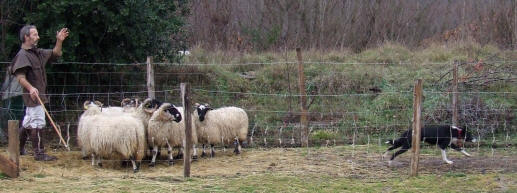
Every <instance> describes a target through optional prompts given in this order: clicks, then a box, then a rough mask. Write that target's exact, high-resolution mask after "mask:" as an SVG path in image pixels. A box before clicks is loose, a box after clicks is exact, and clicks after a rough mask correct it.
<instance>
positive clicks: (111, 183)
mask: <svg viewBox="0 0 517 193" xmlns="http://www.w3.org/2000/svg"><path fill="white" fill-rule="evenodd" d="M385 149H386V146H377V145H370V146H367V145H355V146H332V147H317V148H316V147H315V148H271V149H262V148H254V149H248V148H246V149H244V152H243V154H242V155H239V156H235V155H232V153H231V151H226V152H222V151H221V150H218V152H217V153H218V154H217V157H215V158H211V159H207V158H202V159H200V160H199V161H196V162H193V164H192V167H191V169H192V170H191V174H192V177H191V178H183V177H182V172H183V167H182V164H181V161H180V160H179V161H178V162H176V163H175V165H174V166H171V167H169V166H168V165H167V164H166V163H165V162H158V164H157V166H156V167H155V168H149V167H147V165H146V164H145V163H144V164H143V165H142V168H141V170H140V172H139V173H136V174H133V173H132V171H131V169H130V168H124V167H120V166H119V162H118V161H109V160H106V161H105V162H104V163H105V166H104V167H103V168H97V167H92V166H91V165H90V163H89V161H84V160H81V159H80V152H52V154H53V155H56V156H58V158H59V160H58V161H56V162H46V163H43V162H35V161H33V159H31V157H30V156H22V157H21V164H20V166H21V169H22V172H21V176H20V177H19V178H16V179H11V178H5V177H4V178H1V179H0V189H1V190H2V192H85V191H87V192H171V191H173V192H444V191H445V192H514V191H516V190H517V180H515V179H517V174H516V173H515V171H517V166H515V165H514V164H512V163H513V162H514V161H515V160H516V159H517V154H515V149H507V150H501V149H496V150H495V151H494V152H492V150H491V149H483V148H482V149H479V150H477V149H475V148H473V149H468V151H469V152H470V153H472V154H473V155H474V157H472V158H467V157H464V156H462V155H461V153H459V152H450V153H449V159H451V160H453V161H455V164H454V165H452V166H450V165H447V164H443V163H442V162H441V158H440V152H439V151H438V150H436V148H434V147H430V148H429V147H424V148H422V154H421V158H420V172H419V173H420V175H419V176H418V177H413V178H411V177H408V172H409V170H408V169H409V153H406V154H403V155H401V156H400V157H398V158H397V160H396V161H395V162H394V164H393V166H392V167H387V164H386V161H385V160H381V159H380V155H381V154H382V153H383V151H384V150H385Z"/></svg>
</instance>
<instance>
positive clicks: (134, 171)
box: [129, 156, 140, 173]
mask: <svg viewBox="0 0 517 193" xmlns="http://www.w3.org/2000/svg"><path fill="white" fill-rule="evenodd" d="M129 160H131V163H132V164H133V173H137V172H138V170H139V168H140V165H139V164H137V163H136V160H135V157H134V156H131V157H129Z"/></svg>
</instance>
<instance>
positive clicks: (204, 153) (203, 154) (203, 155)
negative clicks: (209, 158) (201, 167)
mask: <svg viewBox="0 0 517 193" xmlns="http://www.w3.org/2000/svg"><path fill="white" fill-rule="evenodd" d="M202 149H203V152H202V153H201V157H205V156H206V152H205V144H204V143H203V146H202Z"/></svg>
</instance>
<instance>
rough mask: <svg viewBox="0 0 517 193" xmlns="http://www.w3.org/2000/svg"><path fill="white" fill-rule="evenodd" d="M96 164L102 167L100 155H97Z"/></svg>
mask: <svg viewBox="0 0 517 193" xmlns="http://www.w3.org/2000/svg"><path fill="white" fill-rule="evenodd" d="M97 166H99V167H101V168H102V158H101V156H100V155H97Z"/></svg>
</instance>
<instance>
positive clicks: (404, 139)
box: [382, 125, 476, 165]
mask: <svg viewBox="0 0 517 193" xmlns="http://www.w3.org/2000/svg"><path fill="white" fill-rule="evenodd" d="M412 131H413V129H409V130H407V131H405V132H404V133H403V134H402V135H401V136H400V138H398V139H396V140H389V141H387V142H386V143H388V144H391V147H389V148H388V150H387V151H386V152H385V153H384V154H383V156H382V157H383V158H384V157H386V156H387V155H388V153H389V152H390V151H391V150H394V149H397V148H399V147H402V148H401V149H400V150H398V151H397V152H395V153H394V154H393V155H392V156H391V159H390V160H389V162H388V164H389V165H391V161H393V159H395V157H397V156H398V155H400V154H402V153H404V152H406V151H408V150H409V149H410V148H411V141H412V136H411V135H412ZM420 137H421V138H420V141H425V142H427V143H429V144H432V145H437V146H438V147H440V149H441V150H442V159H443V161H444V162H445V163H448V164H452V163H453V162H452V161H451V160H448V159H447V154H446V151H445V150H446V149H447V147H451V148H452V149H454V150H456V151H459V152H461V153H463V155H465V156H468V157H470V156H471V155H470V154H469V153H467V152H466V151H465V150H464V149H463V142H465V141H466V142H476V139H475V138H472V135H471V134H470V133H469V132H466V131H465V129H461V128H458V127H456V126H449V125H429V126H426V127H422V130H421V136H420Z"/></svg>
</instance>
